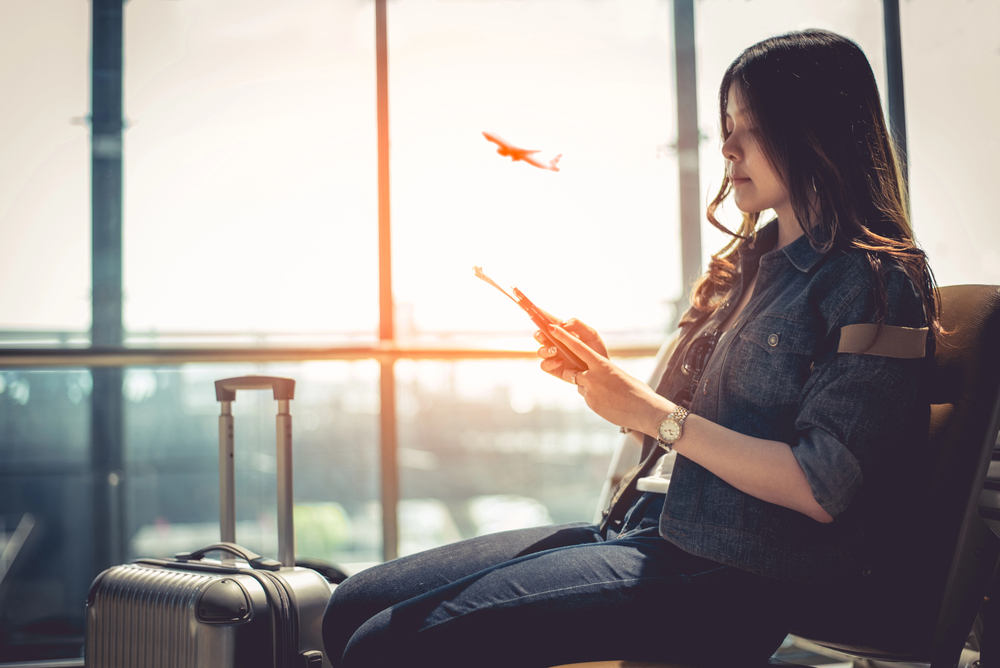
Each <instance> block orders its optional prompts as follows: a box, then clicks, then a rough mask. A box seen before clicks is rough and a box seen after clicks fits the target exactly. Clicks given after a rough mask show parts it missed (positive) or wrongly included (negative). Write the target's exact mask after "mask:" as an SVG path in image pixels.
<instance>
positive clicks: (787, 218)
mask: <svg viewBox="0 0 1000 668" xmlns="http://www.w3.org/2000/svg"><path fill="white" fill-rule="evenodd" d="M774 212H775V213H776V214H778V241H777V243H776V244H775V245H774V250H778V249H779V248H783V247H785V246H787V245H788V244H790V243H792V242H793V241H795V240H796V239H798V238H799V237H801V236H802V235H803V234H805V232H804V231H803V229H802V226H801V225H799V219H798V218H797V217H796V216H795V211H793V210H792V205H791V204H788V205H787V206H782V207H779V208H777V209H775V210H774Z"/></svg>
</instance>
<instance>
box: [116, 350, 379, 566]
mask: <svg viewBox="0 0 1000 668" xmlns="http://www.w3.org/2000/svg"><path fill="white" fill-rule="evenodd" d="M247 374H256V375H271V376H284V377H288V378H294V379H296V393H295V399H294V400H293V401H292V402H291V406H290V411H291V414H292V433H293V436H294V438H293V448H292V451H293V457H294V464H293V467H294V492H295V494H294V496H295V503H296V504H297V508H296V515H295V520H296V534H297V543H298V549H297V555H298V556H300V557H309V558H314V559H322V560H324V561H327V562H332V563H341V564H343V563H355V562H363V563H367V562H372V561H377V560H378V559H379V558H380V556H381V554H382V544H381V528H380V527H381V516H380V515H378V516H375V517H374V518H372V517H370V516H369V515H370V513H369V509H370V507H371V506H372V504H374V503H377V501H378V498H379V489H378V467H379V462H378V430H377V427H378V365H377V364H376V363H374V362H371V361H363V362H303V363H301V364H286V365H234V366H220V365H188V366H184V367H181V368H179V369H164V368H158V369H141V368H133V369H129V370H128V371H126V373H125V377H124V383H123V385H124V394H125V399H126V402H127V403H126V412H125V424H126V472H125V477H124V480H123V482H124V483H125V489H126V497H127V499H128V500H129V501H128V503H126V504H125V506H124V508H125V509H126V513H127V521H126V526H127V527H128V529H127V534H128V545H127V551H128V554H129V556H130V558H136V557H143V556H156V557H170V556H173V555H174V554H176V553H177V552H179V551H188V550H194V549H197V548H199V547H204V546H205V545H208V544H211V543H213V542H216V541H217V540H218V539H219V445H218V444H219V419H218V418H219V410H220V405H219V402H218V401H216V397H215V385H214V382H215V381H216V380H219V379H221V378H229V377H233V376H241V375H247ZM232 407H233V416H234V417H233V423H234V431H235V437H236V438H235V441H236V443H235V466H234V468H235V474H236V513H237V516H236V519H237V528H236V538H237V541H238V542H239V543H240V544H241V545H244V546H246V547H247V548H249V549H251V550H254V551H256V552H259V553H261V554H265V555H268V556H271V557H277V555H278V549H277V536H278V533H277V524H276V523H277V496H276V494H277V492H276V476H275V471H276V463H275V462H276V458H275V447H276V446H275V415H276V413H277V402H275V401H274V398H273V396H272V395H271V393H270V392H266V391H260V392H240V393H239V394H238V395H237V397H236V401H235V402H234V403H233V404H232Z"/></svg>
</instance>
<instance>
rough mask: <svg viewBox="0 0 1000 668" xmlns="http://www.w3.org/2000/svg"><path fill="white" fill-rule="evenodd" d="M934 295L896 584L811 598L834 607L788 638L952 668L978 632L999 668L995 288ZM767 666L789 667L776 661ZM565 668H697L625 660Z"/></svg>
mask: <svg viewBox="0 0 1000 668" xmlns="http://www.w3.org/2000/svg"><path fill="white" fill-rule="evenodd" d="M938 295H939V300H940V305H941V306H940V308H941V321H942V324H943V326H944V329H945V331H946V332H947V334H946V336H945V337H943V341H941V342H940V343H939V344H938V345H937V347H936V350H935V352H934V358H933V362H932V371H931V383H930V392H931V395H930V402H931V416H930V438H929V442H928V445H927V449H926V450H925V451H922V452H914V457H913V459H912V460H911V461H910V462H907V463H904V464H903V465H901V472H902V473H901V475H903V476H904V480H905V481H906V483H907V491H906V493H905V494H904V495H903V496H902V498H900V499H898V500H899V503H898V504H897V508H896V511H895V512H896V513H900V514H902V522H900V521H899V520H900V519H901V518H900V516H899V515H897V516H896V517H895V518H893V522H892V526H895V527H902V528H903V531H898V530H897V531H898V533H895V534H892V540H893V541H895V543H896V545H897V547H901V548H902V549H900V550H898V553H897V555H896V559H897V563H895V564H894V565H893V568H894V570H896V571H897V573H896V574H895V575H896V577H890V578H889V580H890V581H892V585H891V586H889V585H885V584H873V585H872V586H865V584H864V583H862V584H861V585H859V587H858V588H857V589H856V590H854V591H844V590H842V589H841V590H837V591H832V590H831V591H822V590H817V591H815V592H811V593H810V595H811V596H821V597H822V598H821V599H820V600H823V601H824V602H827V601H828V602H829V605H826V604H825V605H824V606H822V607H821V610H820V611H819V612H818V613H817V614H815V615H812V616H810V617H808V618H802V619H801V620H800V621H799V622H797V625H796V627H795V628H793V629H792V633H793V634H794V635H795V636H798V637H799V638H802V639H805V640H807V641H809V642H811V643H813V644H815V645H819V646H821V647H826V648H830V649H832V650H835V651H836V652H840V653H843V654H847V655H849V656H851V657H859V658H869V659H876V660H879V661H887V662H907V663H929V664H930V665H931V667H932V668H953V667H954V666H956V665H957V664H958V661H959V659H960V656H961V653H962V650H963V648H964V647H965V644H966V641H967V639H968V638H969V635H970V631H971V630H972V629H973V625H974V624H976V627H977V630H978V633H977V636H978V640H979V642H980V650H981V663H980V665H981V666H982V667H983V668H986V667H987V666H992V665H1000V656H998V652H997V651H994V650H993V649H992V648H993V643H996V642H997V640H998V639H1000V621H998V617H1000V614H998V613H997V611H995V610H994V609H993V606H994V605H996V603H994V602H993V600H992V599H990V598H988V594H989V593H991V592H992V590H993V589H994V588H996V589H998V591H997V592H996V593H997V598H998V599H1000V584H998V583H997V582H994V583H993V584H992V585H991V581H992V580H993V577H994V575H995V573H996V571H997V566H998V563H1000V538H998V535H997V533H994V531H993V530H991V528H995V529H997V530H998V531H1000V503H997V504H996V506H997V507H992V508H991V507H988V505H989V504H987V506H986V507H982V508H981V507H980V505H981V504H980V502H981V498H980V497H981V494H982V493H983V492H982V490H983V486H984V481H985V480H986V478H987V472H988V469H989V466H990V462H991V460H992V458H993V452H994V447H995V446H996V445H997V432H998V428H1000V287H998V286H987V285H957V286H949V287H943V288H941V289H940V290H939V292H938ZM998 465H1000V462H998ZM994 487H996V488H997V491H1000V485H994ZM983 498H984V500H985V499H986V497H985V496H984V497H983ZM997 498H1000V495H997ZM887 526H889V525H887ZM872 581H873V582H876V581H878V580H877V578H873V579H872ZM984 599H985V603H984ZM810 607H811V608H815V607H816V606H810ZM977 615H978V616H979V619H978V621H977ZM725 640H726V639H725V636H724V634H723V635H722V636H721V637H720V638H719V641H720V642H725ZM987 662H993V663H987ZM765 665H767V666H775V665H789V664H787V663H783V662H782V661H780V660H777V659H774V658H772V659H771V660H770V661H769V662H767V663H766V664H765ZM561 668H571V667H570V666H562V667H561ZM572 668H695V667H692V666H689V665H688V664H654V663H648V662H636V661H627V660H624V661H600V662H592V663H582V664H572ZM733 668H740V667H736V666H734V667H733ZM743 668H748V667H743ZM749 668H752V667H749Z"/></svg>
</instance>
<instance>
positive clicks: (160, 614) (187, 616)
mask: <svg viewBox="0 0 1000 668" xmlns="http://www.w3.org/2000/svg"><path fill="white" fill-rule="evenodd" d="M216 579H218V578H217V577H213V576H211V575H205V574H201V573H183V572H178V571H170V570H165V569H154V568H142V567H139V566H132V565H128V566H121V567H118V568H115V569H112V570H111V571H109V572H108V573H107V574H106V575H105V577H104V578H103V579H102V580H101V583H100V586H99V587H98V589H97V591H96V592H95V595H94V601H93V603H92V605H91V610H90V611H89V613H88V617H89V618H88V620H87V656H86V665H87V666H88V667H91V668H138V667H140V666H141V667H144V668H168V667H169V668H180V667H182V666H183V667H187V666H198V665H200V664H199V663H198V659H199V657H198V645H199V643H198V638H197V627H198V621H197V619H196V616H195V612H196V611H195V605H196V604H197V602H198V597H199V596H200V595H201V592H202V591H204V589H205V588H206V587H207V586H208V585H210V584H211V583H212V582H214V581H215V580H216ZM202 658H204V657H202Z"/></svg>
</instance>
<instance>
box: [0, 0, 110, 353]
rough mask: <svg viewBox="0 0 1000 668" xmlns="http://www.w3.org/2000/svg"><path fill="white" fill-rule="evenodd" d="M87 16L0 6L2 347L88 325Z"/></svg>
mask: <svg viewBox="0 0 1000 668" xmlns="http://www.w3.org/2000/svg"><path fill="white" fill-rule="evenodd" d="M89 12H90V6H89V5H88V4H87V3H85V2H76V0H47V1H46V2H4V3H0V90H2V91H4V93H3V96H4V103H3V104H0V146H2V147H3V151H2V156H0V286H3V289H0V329H3V330H5V331H4V332H3V334H2V335H0V344H3V343H12V342H29V343H32V344H35V345H58V344H59V343H60V342H62V341H66V340H68V339H73V340H76V341H79V340H80V339H81V338H82V337H83V336H85V333H86V330H87V329H88V326H89V322H90V143H89V136H88V131H87V125H86V119H85V117H86V115H87V108H88V97H87V96H88V81H89V74H90V73H89V71H88V60H87V55H88V48H89V47H88V43H87V40H88V37H89V34H88V23H89V18H88V17H89Z"/></svg>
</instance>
